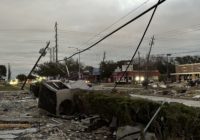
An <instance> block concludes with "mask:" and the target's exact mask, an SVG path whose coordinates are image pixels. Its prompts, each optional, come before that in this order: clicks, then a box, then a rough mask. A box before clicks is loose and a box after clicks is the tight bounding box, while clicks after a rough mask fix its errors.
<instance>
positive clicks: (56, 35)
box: [55, 22, 58, 62]
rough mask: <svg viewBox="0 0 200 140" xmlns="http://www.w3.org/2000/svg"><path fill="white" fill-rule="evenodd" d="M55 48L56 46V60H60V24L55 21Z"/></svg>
mask: <svg viewBox="0 0 200 140" xmlns="http://www.w3.org/2000/svg"><path fill="white" fill-rule="evenodd" d="M55 33H56V34H55V48H56V62H58V24H57V22H56V23H55Z"/></svg>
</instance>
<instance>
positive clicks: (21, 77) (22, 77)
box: [16, 74, 26, 82]
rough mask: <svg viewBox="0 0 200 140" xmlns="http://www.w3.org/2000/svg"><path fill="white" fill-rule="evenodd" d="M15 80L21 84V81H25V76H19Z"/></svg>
mask: <svg viewBox="0 0 200 140" xmlns="http://www.w3.org/2000/svg"><path fill="white" fill-rule="evenodd" d="M16 78H17V79H18V80H19V81H20V82H22V81H25V80H26V75H25V74H19V75H17V76H16Z"/></svg>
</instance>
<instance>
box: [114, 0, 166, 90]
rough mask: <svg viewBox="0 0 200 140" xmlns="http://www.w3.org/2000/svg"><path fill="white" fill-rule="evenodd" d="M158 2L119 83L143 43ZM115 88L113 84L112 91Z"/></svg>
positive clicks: (159, 0)
mask: <svg viewBox="0 0 200 140" xmlns="http://www.w3.org/2000/svg"><path fill="white" fill-rule="evenodd" d="M160 2H161V0H158V3H157V5H156V6H155V7H154V10H153V13H152V15H151V17H150V19H149V22H148V24H147V26H146V29H145V31H144V33H143V35H142V38H141V39H140V42H139V44H138V46H137V48H136V50H135V52H134V54H133V56H132V58H131V60H130V61H129V63H128V65H127V67H126V70H125V71H124V72H123V74H122V76H121V77H120V80H119V82H120V81H121V80H122V78H123V77H124V76H125V74H126V72H127V70H128V68H129V66H130V64H131V62H132V61H133V59H134V57H135V55H136V54H137V51H138V49H139V48H140V45H141V43H142V41H143V39H144V36H145V35H146V32H147V30H148V28H149V26H150V24H151V21H152V19H153V17H154V14H155V12H156V9H157V7H158V4H159V3H160ZM163 2H164V1H163ZM116 87H117V83H115V86H114V88H113V90H114V89H115V88H116Z"/></svg>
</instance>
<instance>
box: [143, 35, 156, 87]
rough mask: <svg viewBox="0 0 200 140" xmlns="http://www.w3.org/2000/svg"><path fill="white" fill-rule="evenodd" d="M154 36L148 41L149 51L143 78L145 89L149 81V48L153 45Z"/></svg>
mask: <svg viewBox="0 0 200 140" xmlns="http://www.w3.org/2000/svg"><path fill="white" fill-rule="evenodd" d="M154 40H155V38H154V36H153V37H152V38H151V41H150V43H149V45H150V48H149V53H148V55H147V62H146V72H145V73H146V78H145V82H146V83H145V88H146V89H147V88H148V83H149V75H148V66H149V58H150V55H151V50H152V46H153V45H154Z"/></svg>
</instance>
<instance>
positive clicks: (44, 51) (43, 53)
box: [21, 41, 50, 90]
mask: <svg viewBox="0 0 200 140" xmlns="http://www.w3.org/2000/svg"><path fill="white" fill-rule="evenodd" d="M49 45H50V41H49V42H47V45H46V47H45V48H44V49H43V51H42V53H41V54H40V57H39V58H38V60H37V61H36V63H35V65H34V66H33V68H32V69H31V71H30V72H29V74H28V76H27V77H26V80H25V81H24V83H23V85H22V87H21V90H23V89H24V86H25V85H26V82H27V80H28V78H29V77H30V76H31V74H32V72H33V71H34V69H35V67H36V66H37V64H38V62H39V61H40V59H41V58H42V57H43V56H44V55H45V53H46V49H47V48H48V47H49Z"/></svg>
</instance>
